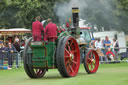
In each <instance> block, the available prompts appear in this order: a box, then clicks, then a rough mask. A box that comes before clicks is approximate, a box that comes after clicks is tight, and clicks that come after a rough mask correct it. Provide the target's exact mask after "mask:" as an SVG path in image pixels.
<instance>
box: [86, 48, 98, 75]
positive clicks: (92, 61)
mask: <svg viewBox="0 0 128 85" xmlns="http://www.w3.org/2000/svg"><path fill="white" fill-rule="evenodd" d="M98 67H99V56H98V54H97V52H96V51H95V50H93V49H91V50H89V51H88V52H87V53H86V56H85V58H84V68H85V70H86V72H87V73H88V74H92V73H95V72H96V71H97V70H98Z"/></svg>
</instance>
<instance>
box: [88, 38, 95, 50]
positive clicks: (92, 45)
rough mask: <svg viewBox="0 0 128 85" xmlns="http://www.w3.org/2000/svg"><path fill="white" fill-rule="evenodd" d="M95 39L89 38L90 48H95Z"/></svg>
mask: <svg viewBox="0 0 128 85" xmlns="http://www.w3.org/2000/svg"><path fill="white" fill-rule="evenodd" d="M95 41H96V40H95V39H94V38H92V39H91V42H90V43H89V47H90V48H95Z"/></svg>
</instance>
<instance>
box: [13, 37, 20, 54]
mask: <svg viewBox="0 0 128 85" xmlns="http://www.w3.org/2000/svg"><path fill="white" fill-rule="evenodd" d="M13 46H14V47H15V48H16V51H18V52H20V50H21V49H20V44H19V38H18V37H17V36H16V37H15V40H14V44H13Z"/></svg>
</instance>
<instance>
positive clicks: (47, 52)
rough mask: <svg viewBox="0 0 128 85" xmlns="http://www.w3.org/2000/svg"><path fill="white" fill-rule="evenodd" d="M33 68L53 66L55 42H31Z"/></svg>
mask: <svg viewBox="0 0 128 85" xmlns="http://www.w3.org/2000/svg"><path fill="white" fill-rule="evenodd" d="M30 46H31V48H32V65H33V67H34V68H55V59H54V57H55V49H56V43H55V42H47V43H46V42H31V45H30Z"/></svg>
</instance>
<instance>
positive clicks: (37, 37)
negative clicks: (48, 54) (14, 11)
mask: <svg viewBox="0 0 128 85" xmlns="http://www.w3.org/2000/svg"><path fill="white" fill-rule="evenodd" d="M42 31H44V28H43V25H42V24H41V22H40V16H37V17H36V18H35V22H33V23H32V36H33V38H34V41H41V40H42Z"/></svg>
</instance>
